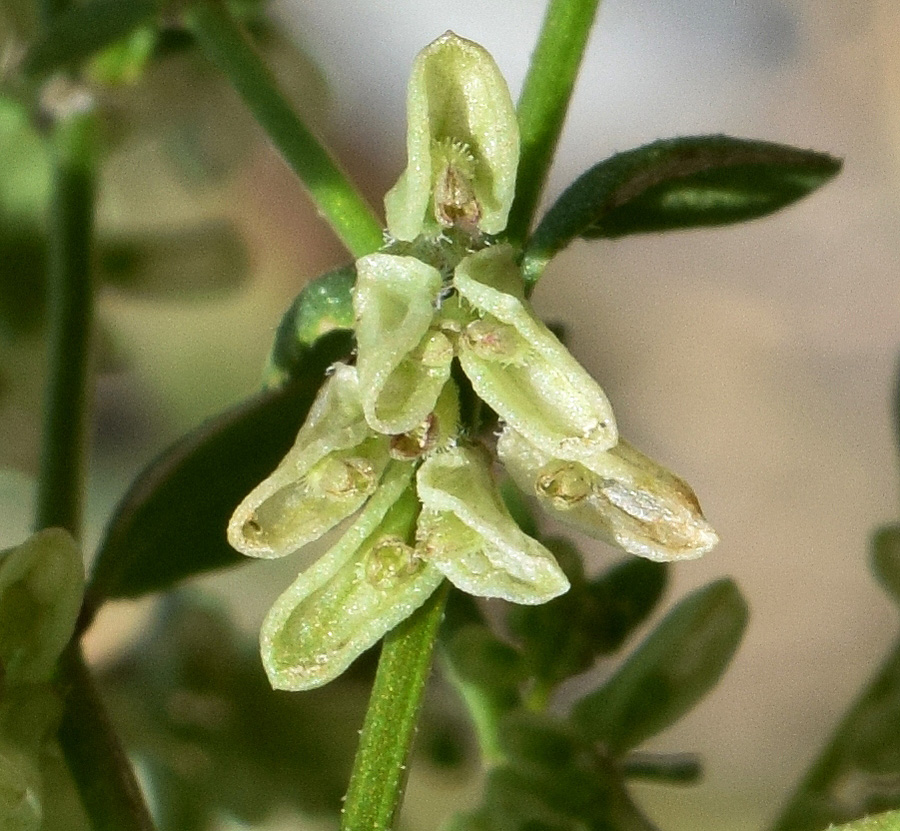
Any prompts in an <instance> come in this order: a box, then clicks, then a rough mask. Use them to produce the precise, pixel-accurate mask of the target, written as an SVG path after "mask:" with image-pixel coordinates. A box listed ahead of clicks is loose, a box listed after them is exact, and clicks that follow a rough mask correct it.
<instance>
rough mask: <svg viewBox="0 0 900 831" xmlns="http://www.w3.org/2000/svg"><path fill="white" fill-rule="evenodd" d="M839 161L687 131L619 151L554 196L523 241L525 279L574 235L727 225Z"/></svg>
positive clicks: (815, 179) (808, 186) (782, 202)
mask: <svg viewBox="0 0 900 831" xmlns="http://www.w3.org/2000/svg"><path fill="white" fill-rule="evenodd" d="M840 168H841V162H840V160H839V159H836V158H834V157H833V156H829V155H827V154H825V153H818V152H815V151H812V150H800V149H798V148H795V147H788V146H786V145H782V144H773V143H770V142H764V141H751V140H747V139H738V138H732V137H730V136H690V137H686V138H676V139H664V140H661V141H656V142H653V143H652V144H648V145H644V146H643V147H638V148H636V149H634V150H629V151H626V152H624V153H618V154H617V155H615V156H612V157H611V158H609V159H606V160H605V161H602V162H600V163H599V164H597V165H595V166H594V167H592V168H591V169H590V170H588V171H587V172H586V173H584V174H583V175H582V176H580V177H579V178H578V179H576V180H575V182H574V183H573V184H572V185H571V186H570V187H569V188H568V189H567V190H566V191H565V192H564V193H563V194H562V196H560V197H559V199H558V200H557V201H556V203H555V204H554V205H553V207H552V208H550V210H549V211H548V212H547V214H546V215H545V216H544V218H543V219H542V220H541V222H540V224H539V225H538V227H537V228H536V229H535V232H534V234H533V235H532V237H531V239H530V240H529V241H528V243H527V245H526V249H525V255H524V269H525V275H526V279H527V280H529V281H530V282H535V281H536V280H537V279H538V277H540V274H541V271H542V270H543V268H544V266H545V265H546V263H547V262H548V261H549V260H550V259H551V258H552V257H553V255H554V254H556V253H557V252H558V251H560V250H561V249H563V248H565V247H566V246H567V245H568V244H569V243H570V242H572V240H574V239H575V238H577V237H582V238H585V239H596V238H607V239H611V238H616V237H622V236H626V235H628V234H642V233H649V232H655V231H670V230H676V229H683V228H698V227H704V226H712V225H729V224H731V223H734V222H744V221H746V220H748V219H756V218H757V217H761V216H765V215H766V214H770V213H772V212H774V211H777V210H778V209H779V208H783V207H785V206H786V205H790V204H791V203H792V202H796V201H797V200H798V199H801V198H802V197H804V196H806V195H807V194H808V193H811V192H812V191H814V190H815V189H816V188H818V187H819V186H821V185H823V184H824V183H825V182H827V181H828V180H829V179H831V178H832V177H833V176H834V175H835V174H836V173H837V172H838V171H839V170H840Z"/></svg>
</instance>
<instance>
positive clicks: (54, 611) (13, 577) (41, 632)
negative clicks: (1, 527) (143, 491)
mask: <svg viewBox="0 0 900 831" xmlns="http://www.w3.org/2000/svg"><path fill="white" fill-rule="evenodd" d="M83 593H84V565H83V563H82V560H81V551H80V550H79V548H78V545H77V543H76V542H75V540H74V539H72V537H71V535H70V534H69V533H68V532H67V531H64V530H63V529H62V528H48V529H46V530H44V531H39V532H38V533H36V534H34V535H33V536H31V537H29V538H28V539H27V540H26V541H25V542H24V543H22V545H20V546H18V547H17V548H12V549H10V550H9V551H6V552H4V553H2V555H0V667H2V670H3V680H4V682H5V684H6V685H7V686H12V685H18V684H32V683H39V682H42V681H49V680H50V678H51V677H52V675H53V672H54V668H55V666H56V660H57V658H59V656H60V653H61V652H62V651H63V648H64V647H65V645H66V644H67V643H68V642H69V639H70V638H71V637H72V632H73V631H74V630H75V621H76V618H77V617H78V612H79V609H80V608H81V601H82V596H83Z"/></svg>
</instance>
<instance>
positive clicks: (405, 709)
mask: <svg viewBox="0 0 900 831" xmlns="http://www.w3.org/2000/svg"><path fill="white" fill-rule="evenodd" d="M447 591H448V584H447V582H446V581H444V583H443V584H442V585H441V586H440V587H439V588H438V590H437V591H436V592H435V593H434V594H433V595H432V596H431V598H429V600H427V601H426V602H425V605H424V606H422V608H420V609H419V610H418V611H416V612H415V613H414V614H413V615H411V616H410V617H409V618H407V619H406V620H405V621H404V622H403V623H401V624H400V625H399V626H398V627H397V628H396V629H394V630H393V631H392V632H390V633H389V634H388V635H387V636H386V637H385V639H384V645H383V646H382V648H381V658H380V659H379V661H378V671H377V673H376V674H375V684H374V686H373V687H372V696H371V698H370V699H369V709H368V711H367V712H366V720H365V723H364V724H363V729H362V734H361V735H360V739H359V749H358V750H357V752H356V759H355V760H354V763H353V773H352V774H351V776H350V786H349V788H348V789H347V797H346V799H345V801H344V812H343V814H342V815H341V829H342V831H390V829H391V828H393V827H394V822H395V820H396V815H397V812H398V810H399V807H400V801H401V799H402V796H403V788H404V786H405V784H406V774H407V763H408V759H409V752H410V748H411V746H412V739H413V735H414V733H415V727H416V721H417V718H418V713H419V705H420V704H421V703H422V696H423V694H424V692H425V682H426V681H427V680H428V675H429V673H430V671H431V655H432V651H433V649H434V642H435V640H436V638H437V632H438V626H439V625H440V622H441V617H442V615H443V613H444V605H445V603H446V600H447Z"/></svg>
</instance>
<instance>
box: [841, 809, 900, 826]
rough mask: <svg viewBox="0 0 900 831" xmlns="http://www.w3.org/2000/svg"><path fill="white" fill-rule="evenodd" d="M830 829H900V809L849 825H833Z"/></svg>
mask: <svg viewBox="0 0 900 831" xmlns="http://www.w3.org/2000/svg"><path fill="white" fill-rule="evenodd" d="M829 831H900V811H889V812H888V813H886V814H879V815H878V816H877V817H866V818H865V819H861V820H859V821H858V822H851V823H848V824H847V825H841V826H832V827H831V829H829Z"/></svg>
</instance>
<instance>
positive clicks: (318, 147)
mask: <svg viewBox="0 0 900 831" xmlns="http://www.w3.org/2000/svg"><path fill="white" fill-rule="evenodd" d="M185 17H186V20H187V24H188V26H189V27H190V28H191V31H192V32H193V33H194V35H195V37H196V38H197V40H198V42H199V43H200V46H201V47H202V49H203V51H204V52H205V53H206V55H207V56H208V57H209V58H210V60H212V61H213V63H215V64H216V66H218V67H219V69H220V70H221V71H222V72H223V73H224V74H225V76H226V77H227V78H228V80H229V81H230V82H231V84H232V86H234V88H235V89H236V90H237V92H238V94H239V95H240V96H241V98H243V100H244V103H245V104H246V105H247V107H248V108H249V109H250V112H251V113H253V116H254V118H256V120H257V121H258V122H259V124H260V126H261V127H262V128H263V130H265V131H266V133H267V134H268V136H269V139H270V140H271V141H272V143H273V144H274V145H275V147H277V148H278V150H279V151H280V152H281V154H282V156H283V157H284V159H285V161H286V162H287V163H288V164H289V165H290V166H291V168H292V169H293V171H294V172H295V173H296V174H297V176H299V177H300V181H301V182H303V184H304V185H305V186H306V188H307V190H308V191H309V194H310V196H311V198H312V200H313V202H315V204H316V207H317V208H318V209H319V211H320V213H321V214H322V216H323V217H324V218H325V219H326V220H327V221H328V222H329V223H330V224H331V227H332V228H333V229H334V232H335V233H336V234H337V235H338V237H340V239H341V241H342V242H343V243H344V245H345V246H346V247H347V248H348V249H349V251H350V252H351V253H352V254H353V255H354V257H361V256H363V255H364V254H370V253H371V252H372V251H375V250H377V249H378V248H380V247H381V245H382V242H383V239H382V233H381V223H380V222H379V221H378V219H377V218H376V216H375V214H374V213H373V212H372V209H371V207H370V206H369V205H368V203H367V202H366V201H365V200H364V199H363V197H362V196H361V195H360V194H359V192H358V191H357V190H356V188H355V187H354V186H353V184H352V183H351V181H350V179H349V178H348V177H347V174H346V173H344V171H343V170H341V168H340V167H339V165H338V163H337V162H336V161H335V159H334V158H332V156H331V155H330V154H329V152H328V151H327V150H326V149H325V147H324V146H323V145H322V144H321V143H320V142H319V140H318V139H317V138H316V137H315V136H314V135H313V134H312V133H311V132H310V130H309V129H308V128H307V127H306V125H305V124H304V123H303V122H302V121H301V120H300V118H299V116H298V115H297V114H296V113H295V112H294V111H293V109H292V108H291V106H290V104H288V102H287V99H286V98H285V97H284V94H283V93H282V92H281V91H280V90H279V89H278V85H277V83H276V81H275V78H274V77H273V75H272V73H271V72H270V71H269V69H268V68H267V67H266V65H265V64H264V63H263V60H262V58H261V57H260V56H259V54H258V53H257V52H256V50H255V49H254V47H253V46H252V44H251V43H250V42H249V41H248V40H247V38H246V37H245V35H244V33H243V32H242V31H241V29H240V27H239V26H238V24H237V23H236V22H235V20H234V18H233V17H232V16H231V15H230V13H229V12H228V9H227V8H226V5H225V3H224V2H220V0H199V1H198V2H197V3H196V4H194V5H192V6H189V7H188V9H187V11H186V12H185Z"/></svg>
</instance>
